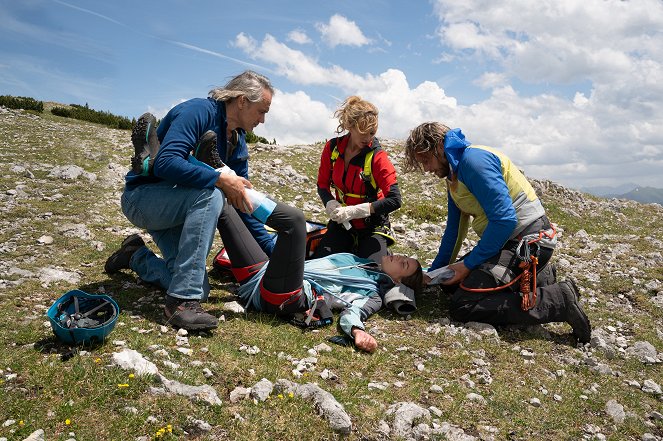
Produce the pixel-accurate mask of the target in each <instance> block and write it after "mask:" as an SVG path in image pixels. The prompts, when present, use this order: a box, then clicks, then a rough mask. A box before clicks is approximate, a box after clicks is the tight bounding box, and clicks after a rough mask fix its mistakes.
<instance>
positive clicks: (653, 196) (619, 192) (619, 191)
mask: <svg viewBox="0 0 663 441" xmlns="http://www.w3.org/2000/svg"><path fill="white" fill-rule="evenodd" d="M580 190H581V191H583V192H585V193H589V194H592V195H594V196H599V197H603V198H617V199H629V200H632V201H636V202H641V203H643V204H651V203H657V204H661V205H663V188H656V187H641V186H639V185H638V184H634V183H632V182H629V183H625V184H621V185H618V186H615V187H609V186H595V187H582V188H581V189H580Z"/></svg>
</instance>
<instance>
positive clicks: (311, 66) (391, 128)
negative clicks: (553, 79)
mask: <svg viewBox="0 0 663 441" xmlns="http://www.w3.org/2000/svg"><path fill="white" fill-rule="evenodd" d="M235 41H236V45H237V46H238V47H240V48H242V49H243V50H244V51H245V52H246V53H247V54H248V55H250V56H253V57H256V58H259V59H260V60H261V61H263V62H265V61H266V62H270V63H274V64H276V65H277V68H276V71H277V72H278V73H280V74H282V75H284V76H286V77H287V78H288V79H290V80H291V81H293V82H295V83H298V84H301V85H316V86H333V87H337V88H339V89H340V90H341V91H342V92H343V93H344V94H345V95H346V96H349V95H360V96H361V97H362V98H364V99H366V100H369V101H371V102H372V103H373V104H375V105H376V106H377V107H378V109H379V110H380V128H379V136H382V137H388V138H405V137H406V136H407V134H408V131H409V130H410V129H412V128H413V127H414V126H415V125H417V124H419V123H420V122H422V121H426V120H433V119H438V118H440V117H443V116H444V115H448V114H449V113H450V112H451V109H453V108H455V107H456V100H455V99H454V98H450V97H448V96H446V94H445V92H444V90H443V89H442V88H440V87H439V86H438V85H437V84H436V83H434V82H430V81H425V82H423V83H421V84H419V85H417V86H416V87H414V88H411V87H410V85H409V83H408V81H407V78H406V77H405V74H404V73H403V72H402V71H400V70H398V69H388V70H387V71H386V72H383V73H381V74H379V75H377V76H374V75H371V74H367V75H365V76H360V75H356V74H354V73H352V72H349V71H347V70H345V69H343V68H341V67H339V66H331V67H328V68H326V67H323V66H320V65H319V64H318V63H317V61H316V60H314V59H312V58H310V57H308V56H307V55H305V54H304V53H302V52H301V51H297V50H294V49H291V48H289V47H288V46H286V45H285V44H283V43H280V42H278V41H277V40H276V39H275V38H274V37H272V36H271V35H266V36H265V38H264V40H263V41H262V43H261V44H260V45H258V44H257V43H256V41H255V40H254V39H253V38H252V37H250V36H247V35H245V34H240V35H238V36H237V38H236V40H235ZM297 98H298V99H300V100H304V103H305V104H308V103H311V102H308V101H306V100H307V99H309V98H308V95H298V96H297ZM279 100H281V97H280V96H278V97H275V98H274V100H273V103H272V107H274V106H276V105H277V104H276V103H277V101H279ZM290 100H291V103H292V100H293V98H292V97H290ZM271 112H272V111H271V110H270V114H271ZM328 112H329V114H328V116H327V118H329V116H330V115H331V114H332V113H333V109H329V110H328ZM274 119H275V120H276V121H275V123H274V124H270V125H267V124H266V127H265V128H269V129H276V126H277V125H278V124H277V122H281V121H282V120H281V119H280V118H279V117H276V118H274ZM283 121H285V118H284V119H283ZM334 127H335V126H334ZM306 133H307V132H300V133H298V134H295V133H293V134H290V135H288V136H289V138H293V137H297V138H296V139H297V140H298V141H297V142H307V141H312V140H318V139H321V138H324V137H327V136H328V135H326V134H325V133H318V132H316V131H315V130H313V131H311V134H313V137H312V138H308V139H307V138H304V137H303V136H304V134H306ZM270 136H271V135H270ZM293 139H294V138H293ZM277 141H279V142H281V141H280V139H279V138H278V137H277Z"/></svg>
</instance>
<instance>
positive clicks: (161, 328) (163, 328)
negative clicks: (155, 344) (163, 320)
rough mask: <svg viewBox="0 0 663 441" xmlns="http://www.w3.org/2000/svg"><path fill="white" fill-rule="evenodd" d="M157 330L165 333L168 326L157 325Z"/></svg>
mask: <svg viewBox="0 0 663 441" xmlns="http://www.w3.org/2000/svg"><path fill="white" fill-rule="evenodd" d="M159 332H161V333H163V334H166V333H168V328H167V327H166V326H164V325H161V326H159Z"/></svg>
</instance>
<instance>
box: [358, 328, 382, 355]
mask: <svg viewBox="0 0 663 441" xmlns="http://www.w3.org/2000/svg"><path fill="white" fill-rule="evenodd" d="M352 336H353V337H354V339H355V346H356V347H357V348H359V349H361V350H362V351H366V352H374V351H375V350H376V349H377V348H378V342H377V341H376V340H375V338H373V336H372V335H371V334H369V333H368V332H366V331H364V330H363V329H359V328H352Z"/></svg>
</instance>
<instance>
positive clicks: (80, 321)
mask: <svg viewBox="0 0 663 441" xmlns="http://www.w3.org/2000/svg"><path fill="white" fill-rule="evenodd" d="M119 314H120V307H119V306H118V305H117V303H116V302H115V300H113V299H112V298H111V297H109V296H107V295H103V294H94V295H93V294H88V293H86V292H83V291H80V290H77V289H75V290H72V291H69V292H68V293H66V294H65V295H63V296H62V297H60V298H59V299H57V300H56V301H55V303H53V305H52V306H51V307H50V308H49V309H48V312H47V313H46V315H47V316H48V319H49V320H50V322H51V327H52V328H53V333H54V334H55V336H56V337H57V338H58V339H60V340H61V341H62V342H64V343H67V344H70V345H79V344H95V343H102V342H103V341H104V339H105V338H106V336H108V334H110V332H111V331H112V330H113V328H114V327H115V322H116V321H117V316H118V315H119Z"/></svg>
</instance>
